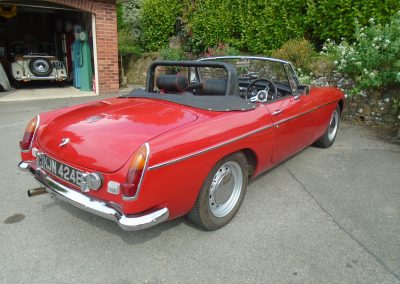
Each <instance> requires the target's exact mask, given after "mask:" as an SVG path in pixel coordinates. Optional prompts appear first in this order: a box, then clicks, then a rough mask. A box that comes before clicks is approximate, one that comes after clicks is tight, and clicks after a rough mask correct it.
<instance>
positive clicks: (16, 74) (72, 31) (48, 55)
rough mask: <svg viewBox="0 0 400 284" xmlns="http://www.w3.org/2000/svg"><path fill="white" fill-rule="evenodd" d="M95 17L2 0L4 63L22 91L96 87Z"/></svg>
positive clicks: (47, 5) (0, 34)
mask: <svg viewBox="0 0 400 284" xmlns="http://www.w3.org/2000/svg"><path fill="white" fill-rule="evenodd" d="M93 23H94V21H93V16H92V14H90V13H88V12H85V11H81V10H77V9H73V8H69V7H66V6H62V5H59V4H55V3H49V2H45V1H2V0H0V62H1V64H2V66H3V68H4V70H5V73H6V75H7V77H8V80H9V81H10V83H11V85H12V86H13V87H14V88H16V89H20V88H22V89H24V90H27V89H28V90H29V89H35V88H60V90H62V88H63V87H65V86H67V87H68V86H70V87H74V88H76V89H78V90H81V91H86V92H91V91H92V89H93V82H94V80H93V75H94V70H95V69H94V68H93V66H94V63H95V62H94V61H95V56H93V52H92V50H93V42H94V39H95V33H94V30H95V29H94V27H93Z"/></svg>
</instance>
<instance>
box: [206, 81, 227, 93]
mask: <svg viewBox="0 0 400 284" xmlns="http://www.w3.org/2000/svg"><path fill="white" fill-rule="evenodd" d="M225 92H226V80H225V79H208V80H205V81H204V83H203V88H202V94H203V95H205V96H224V95H225Z"/></svg>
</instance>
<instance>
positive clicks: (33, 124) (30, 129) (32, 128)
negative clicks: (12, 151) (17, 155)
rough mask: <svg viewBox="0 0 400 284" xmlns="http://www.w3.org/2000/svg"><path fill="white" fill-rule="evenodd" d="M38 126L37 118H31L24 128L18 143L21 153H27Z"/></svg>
mask: <svg viewBox="0 0 400 284" xmlns="http://www.w3.org/2000/svg"><path fill="white" fill-rule="evenodd" d="M38 125H39V116H38V115H37V116H36V117H34V118H32V119H31V121H29V123H28V125H27V126H26V128H25V133H24V137H22V140H21V141H19V147H20V148H21V150H22V151H27V150H29V148H30V147H31V145H32V141H33V137H34V136H35V132H36V130H37V128H38Z"/></svg>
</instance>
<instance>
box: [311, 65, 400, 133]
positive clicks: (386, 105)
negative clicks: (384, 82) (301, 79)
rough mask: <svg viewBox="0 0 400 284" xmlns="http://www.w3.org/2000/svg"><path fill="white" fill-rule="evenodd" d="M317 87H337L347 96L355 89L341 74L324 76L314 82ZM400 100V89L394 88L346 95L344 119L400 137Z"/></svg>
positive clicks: (333, 73)
mask: <svg viewBox="0 0 400 284" xmlns="http://www.w3.org/2000/svg"><path fill="white" fill-rule="evenodd" d="M312 85H317V86H335V87H338V88H340V89H342V90H343V91H344V92H345V93H346V94H347V93H348V90H349V89H351V88H353V87H354V83H353V82H352V81H351V80H350V79H348V78H345V77H343V76H342V75H341V74H339V73H335V72H332V73H331V74H324V76H320V77H318V78H317V79H315V80H314V81H313V82H312ZM398 100H400V88H393V89H390V90H386V91H383V92H379V91H376V90H370V91H365V92H362V93H361V94H359V95H357V96H349V95H346V108H345V112H344V117H345V118H348V119H351V120H355V121H357V122H359V123H365V124H366V125H370V126H379V127H384V128H388V129H391V130H393V131H397V132H398V135H399V137H400V107H396V105H398V103H396V101H398Z"/></svg>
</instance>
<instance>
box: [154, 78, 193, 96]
mask: <svg viewBox="0 0 400 284" xmlns="http://www.w3.org/2000/svg"><path fill="white" fill-rule="evenodd" d="M156 84H157V88H158V89H159V90H164V91H167V92H184V91H185V90H186V88H187V87H188V85H189V83H188V79H187V78H186V77H185V76H183V75H161V76H159V77H158V78H157V82H156Z"/></svg>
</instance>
